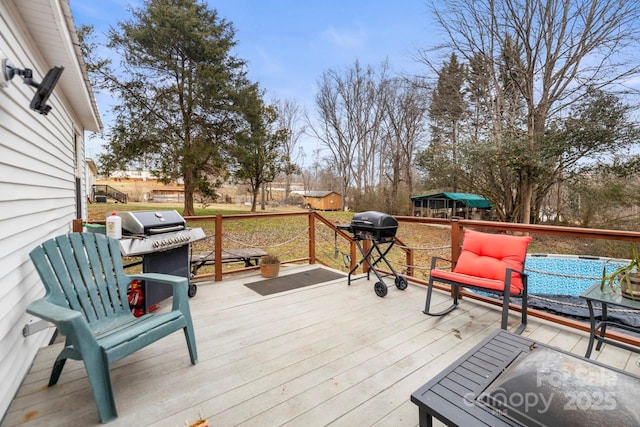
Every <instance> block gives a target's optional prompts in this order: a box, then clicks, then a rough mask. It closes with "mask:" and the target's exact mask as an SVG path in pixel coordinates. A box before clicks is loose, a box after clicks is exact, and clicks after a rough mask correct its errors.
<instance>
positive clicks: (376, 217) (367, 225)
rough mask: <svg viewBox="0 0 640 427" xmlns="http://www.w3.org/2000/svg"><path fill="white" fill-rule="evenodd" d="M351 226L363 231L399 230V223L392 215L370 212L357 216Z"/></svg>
mask: <svg viewBox="0 0 640 427" xmlns="http://www.w3.org/2000/svg"><path fill="white" fill-rule="evenodd" d="M351 226H352V227H353V228H356V229H361V230H364V229H369V230H379V229H392V228H398V221H397V220H396V219H395V218H394V217H392V216H391V215H387V214H385V213H382V212H376V211H368V212H362V213H357V214H355V215H354V216H353V219H352V220H351Z"/></svg>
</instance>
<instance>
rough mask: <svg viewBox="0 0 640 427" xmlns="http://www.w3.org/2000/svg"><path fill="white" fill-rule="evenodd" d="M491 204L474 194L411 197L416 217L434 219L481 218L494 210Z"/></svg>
mask: <svg viewBox="0 0 640 427" xmlns="http://www.w3.org/2000/svg"><path fill="white" fill-rule="evenodd" d="M492 207H493V206H492V205H491V202H489V201H488V200H487V199H485V198H484V197H482V196H479V195H477V194H473V193H448V192H445V193H431V194H423V195H421V196H412V197H411V213H412V215H414V216H425V217H433V218H451V217H452V216H459V217H463V218H472V217H473V218H480V217H481V216H482V214H483V213H485V212H489V211H490V210H491V209H492Z"/></svg>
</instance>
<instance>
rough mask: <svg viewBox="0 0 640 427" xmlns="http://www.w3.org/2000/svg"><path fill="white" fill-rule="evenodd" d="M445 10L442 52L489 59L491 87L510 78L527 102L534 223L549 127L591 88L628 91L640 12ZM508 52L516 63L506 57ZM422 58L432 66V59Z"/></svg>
mask: <svg viewBox="0 0 640 427" xmlns="http://www.w3.org/2000/svg"><path fill="white" fill-rule="evenodd" d="M446 5H447V6H446V8H444V9H443V8H442V2H436V1H432V2H431V8H432V11H433V14H434V16H435V18H436V21H437V23H438V24H439V26H440V27H442V28H443V29H444V31H445V33H446V34H447V35H448V40H447V41H446V42H445V43H444V44H443V45H442V46H441V47H443V48H446V49H447V52H451V51H454V52H456V53H457V54H459V55H460V56H462V57H463V58H465V59H466V60H467V62H471V61H472V60H473V59H474V58H475V59H477V58H478V57H482V58H485V59H486V60H487V61H488V63H489V65H490V66H487V67H486V71H487V72H488V76H489V78H490V80H491V81H492V82H493V85H492V86H493V87H494V88H502V87H503V86H502V85H501V84H500V82H501V81H504V77H505V73H506V74H508V75H510V76H511V77H512V79H511V81H512V82H513V84H514V86H513V89H514V91H517V92H518V95H519V96H521V97H522V98H523V99H524V103H525V122H526V125H525V128H526V141H527V144H526V149H527V151H528V152H527V156H526V160H527V162H528V163H527V164H523V165H522V166H523V167H522V171H521V173H522V175H521V184H520V188H519V190H518V191H519V192H520V199H521V209H519V211H520V217H521V221H522V222H523V223H529V222H530V221H531V216H532V214H533V209H532V204H533V201H534V199H535V198H536V197H539V195H536V192H539V191H541V190H542V189H541V188H540V184H541V183H540V182H538V180H539V179H540V178H539V177H540V174H539V173H538V169H539V168H540V167H541V165H540V164H539V159H540V157H541V156H540V155H539V154H540V153H539V151H540V147H541V141H542V139H543V137H544V132H545V129H546V123H547V120H548V119H549V118H550V117H553V116H554V115H556V114H558V113H560V112H562V111H564V110H566V109H567V107H569V106H570V105H572V104H573V103H575V102H576V101H579V100H580V97H581V96H584V91H582V90H581V88H583V87H584V85H585V84H589V85H591V86H592V87H594V88H595V89H603V88H607V89H608V90H611V89H612V88H613V87H617V88H620V89H623V88H624V84H625V83H626V81H628V80H629V79H630V78H631V77H633V76H637V75H638V74H640V73H639V72H640V64H639V63H638V61H637V59H636V58H635V55H636V54H637V49H638V47H640V44H639V43H638V40H639V38H638V37H639V35H638V31H637V29H638V23H639V17H640V8H639V7H638V6H637V3H636V2H633V1H626V2H625V1H620V0H459V1H456V2H447V3H446ZM508 46H511V47H510V48H509V49H506V47H508ZM505 52H513V53H514V54H516V55H518V57H517V58H504V57H501V55H503V54H504V53H505ZM422 54H423V55H422V58H423V59H425V60H426V62H428V61H429V59H428V53H427V52H422ZM627 55H628V56H627ZM509 59H510V60H509ZM499 64H501V65H504V64H508V65H507V67H506V68H501V67H500V66H499ZM493 95H494V96H495V99H496V100H497V102H496V103H495V105H496V106H497V108H496V110H495V111H499V112H501V111H505V110H506V107H507V100H506V99H505V96H507V94H506V93H505V92H504V91H501V90H497V91H496V92H495V93H494V94H493ZM495 123H496V124H497V123H499V121H496V122H495ZM495 130H499V128H497V127H496V128H495ZM493 136H494V137H497V138H501V136H502V135H500V134H499V133H494V135H493Z"/></svg>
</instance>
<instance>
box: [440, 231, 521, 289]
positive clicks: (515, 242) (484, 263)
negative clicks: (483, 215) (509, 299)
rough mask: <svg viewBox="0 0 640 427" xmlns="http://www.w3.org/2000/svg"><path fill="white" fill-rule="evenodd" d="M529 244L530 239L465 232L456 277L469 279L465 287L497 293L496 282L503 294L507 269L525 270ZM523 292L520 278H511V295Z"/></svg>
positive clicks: (454, 271)
mask: <svg viewBox="0 0 640 427" xmlns="http://www.w3.org/2000/svg"><path fill="white" fill-rule="evenodd" d="M529 242H531V236H510V235H506V234H489V233H481V232H479V231H473V230H465V232H464V241H463V244H462V252H461V253H460V257H459V258H458V262H457V263H456V267H455V268H454V270H453V273H456V274H461V275H465V276H467V278H465V279H464V280H465V281H467V282H466V283H468V281H472V283H469V284H472V285H474V286H481V287H486V288H487V289H496V286H498V285H496V283H495V282H494V281H497V282H498V283H501V286H499V287H498V288H497V289H496V290H503V289H504V281H505V274H506V269H507V268H512V269H514V270H517V271H522V270H523V266H524V261H525V257H526V256H527V247H528V246H529ZM450 274H451V273H450ZM472 278H475V279H472ZM483 279H487V280H483ZM485 285H486V286H485ZM522 288H523V286H522V278H521V276H520V275H519V274H515V273H514V274H512V275H511V293H514V294H519V293H520V292H521V291H522Z"/></svg>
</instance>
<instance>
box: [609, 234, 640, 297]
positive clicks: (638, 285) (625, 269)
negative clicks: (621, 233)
mask: <svg viewBox="0 0 640 427" xmlns="http://www.w3.org/2000/svg"><path fill="white" fill-rule="evenodd" d="M638 271H640V256H639V255H638V248H636V247H635V245H634V246H632V247H631V259H630V260H629V262H628V263H627V264H624V265H621V266H620V267H618V268H616V269H614V270H613V271H611V272H610V273H607V268H606V266H605V267H604V268H603V269H602V281H601V282H600V289H601V290H603V291H604V288H605V285H606V284H608V285H609V287H610V288H611V289H612V290H613V291H614V292H618V291H619V292H620V293H621V294H622V296H623V297H626V298H631V299H635V298H640V275H638Z"/></svg>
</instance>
